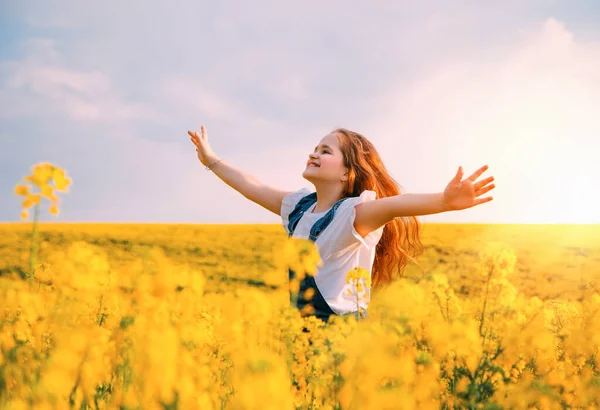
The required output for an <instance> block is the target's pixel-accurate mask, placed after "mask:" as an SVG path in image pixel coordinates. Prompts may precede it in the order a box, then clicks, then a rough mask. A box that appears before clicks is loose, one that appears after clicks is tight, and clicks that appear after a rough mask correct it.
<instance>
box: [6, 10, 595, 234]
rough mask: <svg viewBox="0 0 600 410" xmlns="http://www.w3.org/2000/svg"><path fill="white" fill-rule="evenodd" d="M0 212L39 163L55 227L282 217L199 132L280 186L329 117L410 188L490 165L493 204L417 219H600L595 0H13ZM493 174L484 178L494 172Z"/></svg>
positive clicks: (293, 183) (289, 185)
mask: <svg viewBox="0 0 600 410" xmlns="http://www.w3.org/2000/svg"><path fill="white" fill-rule="evenodd" d="M0 7H1V8H2V12H1V13H0V108H1V109H0V193H1V194H0V221H3V222H13V221H19V220H20V217H19V215H20V211H21V207H20V198H18V197H17V196H16V195H14V188H15V185H16V184H18V183H19V182H21V180H22V177H23V176H25V175H27V174H28V173H30V171H31V167H32V166H33V165H34V164H36V163H40V162H51V163H53V164H55V165H57V166H60V167H62V168H64V169H65V170H66V172H67V174H68V175H69V176H70V177H71V178H72V179H73V184H72V186H71V188H70V190H69V192H68V193H66V194H61V198H62V200H61V209H60V214H59V215H58V216H52V215H50V214H49V213H48V212H47V208H48V207H47V206H45V208H44V209H43V211H42V214H41V218H42V220H44V221H55V222H84V221H85V222H145V223H280V217H278V216H277V215H275V214H273V213H271V212H270V211H267V210H266V209H264V208H262V207H260V206H259V205H257V204H255V203H253V202H251V201H249V200H247V199H246V198H245V197H243V196H242V195H241V194H239V193H238V192H237V191H235V190H233V189H232V188H231V187H229V186H228V185H226V184H225V183H223V182H222V181H221V180H220V179H219V178H218V177H217V176H216V175H214V174H213V173H212V172H210V171H207V170H205V169H204V166H202V164H201V163H200V162H199V161H198V158H197V156H196V151H195V147H194V146H193V145H192V144H191V143H190V141H189V137H188V135H187V130H197V131H199V130H200V126H201V125H205V127H206V129H207V131H208V134H209V138H210V143H211V146H212V148H213V150H214V151H215V153H216V154H217V155H218V156H219V157H221V158H223V159H224V160H226V161H227V162H229V163H230V164H232V165H234V166H236V167H238V168H240V169H243V170H244V171H245V172H247V173H249V174H250V175H252V176H254V177H256V178H258V179H259V180H261V181H262V182H264V183H265V184H269V185H271V186H274V187H277V188H279V189H282V190H286V191H294V190H297V189H300V188H303V187H308V188H311V187H312V184H311V183H310V182H308V181H307V180H305V179H303V178H302V172H303V170H304V168H305V165H306V160H307V158H308V155H309V153H310V152H312V150H313V148H314V147H315V145H317V144H318V142H319V141H320V139H321V138H322V137H323V136H325V135H326V134H328V133H329V132H330V131H331V130H333V129H334V128H336V127H345V128H349V129H351V130H354V131H357V132H360V133H361V134H363V135H364V136H366V137H367V138H368V139H369V140H370V141H371V142H373V144H374V145H375V147H376V148H377V150H378V152H379V153H380V155H381V157H382V159H383V161H384V164H385V165H386V168H387V169H388V170H389V172H390V174H391V175H392V176H393V177H394V179H395V180H396V181H398V182H399V183H400V186H401V189H402V192H406V193H433V192H441V191H443V190H444V188H445V187H446V184H447V183H448V182H449V181H450V180H451V179H452V177H453V176H454V175H455V173H456V170H457V169H458V166H460V165H462V166H463V168H464V170H465V176H468V175H470V173H472V172H473V171H475V170H476V169H478V168H479V167H480V166H482V165H484V164H487V165H489V167H490V168H489V170H488V171H486V173H484V175H483V177H486V176H494V178H495V184H496V188H495V189H494V190H493V191H491V195H493V197H494V200H493V201H491V202H488V203H486V204H483V205H480V206H477V207H474V208H470V209H466V210H461V211H453V212H447V213H440V214H435V215H427V216H422V217H421V218H420V219H421V221H423V222H454V223H600V193H599V190H598V186H599V185H598V182H597V181H598V180H599V179H600V160H599V159H598V155H599V153H600V2H598V1H597V0H585V1H583V0H582V1H566V0H544V1H542V0H519V1H516V0H507V1H503V2H481V1H475V0H473V1H466V0H465V1H457V2H451V4H449V2H446V1H443V0H425V1H421V2H418V4H417V2H408V1H395V2H383V1H377V2H369V3H366V2H353V1H329V2H316V1H302V2H299V1H291V2H264V1H260V0H256V1H253V2H242V1H237V2H234V1H230V2H219V3H217V2H206V1H201V2H198V1H191V0H182V1H179V2H177V3H174V2H170V1H162V0H160V1H127V2H123V1H113V0H107V1H104V2H96V3H90V2H81V1H71V0H49V1H44V2H41V1H40V2H36V4H34V3H33V2H21V1H15V0H4V1H3V2H2V5H1V6H0ZM483 177H482V178H483Z"/></svg>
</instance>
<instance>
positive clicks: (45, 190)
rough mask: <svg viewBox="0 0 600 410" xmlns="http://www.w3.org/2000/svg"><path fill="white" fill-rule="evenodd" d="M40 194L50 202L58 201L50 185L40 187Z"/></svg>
mask: <svg viewBox="0 0 600 410" xmlns="http://www.w3.org/2000/svg"><path fill="white" fill-rule="evenodd" d="M41 194H42V196H45V197H46V198H48V199H49V200H51V201H56V200H58V198H57V197H56V196H54V188H53V187H52V185H44V186H42V188H41Z"/></svg>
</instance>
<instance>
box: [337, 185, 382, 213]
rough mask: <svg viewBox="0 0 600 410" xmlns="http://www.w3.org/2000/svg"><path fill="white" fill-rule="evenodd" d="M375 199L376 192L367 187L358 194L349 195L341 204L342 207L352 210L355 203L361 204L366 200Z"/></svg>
mask: <svg viewBox="0 0 600 410" xmlns="http://www.w3.org/2000/svg"><path fill="white" fill-rule="evenodd" d="M376 199H377V193H376V192H375V191H371V190H369V189H365V190H364V191H362V192H361V194H360V195H359V196H351V197H348V198H347V199H346V200H345V201H344V202H343V203H342V205H341V206H343V207H344V209H345V210H352V209H353V208H354V207H355V206H356V205H358V204H361V203H363V202H367V201H374V200H376Z"/></svg>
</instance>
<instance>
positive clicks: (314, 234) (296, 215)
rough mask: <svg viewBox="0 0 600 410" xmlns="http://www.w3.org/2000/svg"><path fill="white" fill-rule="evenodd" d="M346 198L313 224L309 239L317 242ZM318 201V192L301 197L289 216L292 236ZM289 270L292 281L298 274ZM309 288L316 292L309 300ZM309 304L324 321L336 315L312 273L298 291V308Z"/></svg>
mask: <svg viewBox="0 0 600 410" xmlns="http://www.w3.org/2000/svg"><path fill="white" fill-rule="evenodd" d="M346 199H348V197H346V198H342V199H340V200H339V201H337V202H336V203H335V204H334V205H333V206H332V207H331V209H330V210H329V211H328V212H327V213H326V214H325V215H324V216H323V217H322V218H320V219H319V220H318V221H317V222H315V223H314V224H313V226H312V227H311V229H310V235H309V239H310V240H311V241H312V242H315V241H316V240H317V238H318V236H319V235H320V234H321V232H323V231H324V230H325V228H327V226H329V224H330V223H331V222H332V221H333V217H334V216H335V212H336V211H337V209H338V208H339V206H340V205H341V204H342V202H344V201H345V200H346ZM316 201H317V194H316V192H313V193H311V194H308V195H306V196H305V197H303V198H302V199H300V201H298V204H296V206H295V208H294V210H293V211H292V212H291V213H290V216H289V224H288V230H289V236H290V237H291V236H292V235H293V234H294V231H295V229H296V226H297V225H298V222H299V221H300V219H301V218H302V215H304V213H305V212H306V211H307V210H308V209H309V208H310V207H311V206H312V205H313V204H314V203H315V202H316ZM288 272H289V278H290V281H291V280H293V279H294V278H295V276H296V274H295V272H294V271H293V270H292V269H288ZM309 288H312V289H314V294H313V297H312V298H311V299H310V300H307V299H305V298H304V296H303V295H304V292H305V291H306V290H307V289H309ZM290 299H291V295H290ZM308 304H311V305H312V307H313V308H314V310H315V312H314V313H313V314H314V316H316V317H317V318H319V319H321V320H323V321H324V322H327V321H328V320H329V317H330V316H331V315H335V312H334V311H333V310H331V308H330V307H329V304H328V303H327V301H326V300H325V298H324V297H323V295H322V294H321V292H320V291H319V288H318V287H317V284H316V282H315V278H314V277H312V276H310V275H305V276H304V278H303V279H302V281H301V282H300V289H299V291H298V296H297V298H296V308H298V309H299V310H302V309H303V308H304V307H305V306H306V305H308Z"/></svg>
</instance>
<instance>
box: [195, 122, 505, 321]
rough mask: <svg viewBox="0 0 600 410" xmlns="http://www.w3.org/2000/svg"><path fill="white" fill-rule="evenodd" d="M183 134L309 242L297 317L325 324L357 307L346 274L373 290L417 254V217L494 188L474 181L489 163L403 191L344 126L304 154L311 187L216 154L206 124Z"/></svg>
mask: <svg viewBox="0 0 600 410" xmlns="http://www.w3.org/2000/svg"><path fill="white" fill-rule="evenodd" d="M188 134H189V135H190V137H191V138H190V139H191V141H192V143H193V144H194V145H196V151H197V152H198V159H199V160H200V162H201V163H202V164H203V165H205V167H206V169H207V170H211V171H212V172H214V173H215V174H216V175H217V176H218V177H219V178H220V179H221V180H223V182H225V183H226V184H227V185H229V186H230V187H232V188H233V189H235V190H236V191H238V192H239V193H241V194H242V195H244V196H245V197H246V198H248V199H249V200H251V201H253V202H255V203H257V204H259V205H261V206H262V207H264V208H266V209H268V210H269V211H271V212H273V213H275V214H277V215H279V216H281V220H282V224H283V227H284V228H285V230H286V233H287V234H288V236H289V237H294V238H303V239H310V240H311V241H313V242H314V243H315V245H316V247H317V249H318V251H319V255H320V257H321V266H320V267H319V269H318V272H317V274H316V275H315V276H310V275H306V276H305V277H304V278H303V279H302V281H301V282H300V290H299V292H298V295H299V296H298V298H295V304H296V307H297V308H298V309H300V311H301V314H302V315H303V316H306V315H315V316H316V317H318V318H320V319H322V320H324V321H327V320H328V319H329V318H330V317H331V315H345V314H350V313H354V312H356V310H357V302H356V298H355V296H351V295H349V294H348V293H349V292H348V290H349V286H350V285H349V284H347V283H346V274H347V273H348V272H349V271H351V270H352V269H354V268H362V269H363V272H365V271H366V272H367V273H368V275H370V277H371V282H372V286H373V288H378V287H380V286H382V285H384V284H387V283H389V282H390V281H391V280H392V279H393V278H394V277H397V276H398V275H400V274H401V273H402V272H403V270H404V268H405V266H406V264H407V262H408V260H414V259H415V258H416V257H417V256H419V255H420V254H421V253H422V252H423V246H422V244H421V242H420V237H419V236H420V224H419V221H418V219H417V216H421V215H429V214H436V213H441V212H448V211H456V210H460V209H466V208H471V207H473V206H476V205H480V204H483V203H486V202H489V201H491V200H492V199H493V198H492V197H491V196H488V197H481V196H482V195H483V194H485V193H486V192H488V191H490V190H492V189H493V188H494V187H495V185H494V184H491V182H492V181H493V180H494V177H488V178H485V179H483V180H481V181H478V180H477V179H478V178H479V177H480V176H481V175H482V174H483V173H484V172H485V171H486V170H487V169H488V167H487V165H485V166H483V167H481V168H480V169H478V170H477V171H475V172H474V173H473V174H472V175H470V176H469V177H468V178H465V179H462V177H463V169H462V167H458V171H457V173H456V175H455V176H454V177H453V178H452V179H451V180H450V182H449V183H448V185H447V186H446V188H445V189H444V191H442V192H438V193H431V194H406V193H402V192H400V189H399V186H398V183H396V181H395V180H394V179H393V178H392V177H391V176H390V174H389V173H388V171H387V170H386V168H385V166H384V165H383V163H382V161H381V157H380V156H379V153H378V152H377V150H376V149H375V147H374V146H373V144H372V143H371V142H370V141H369V140H368V139H367V138H365V137H364V136H362V135H361V134H359V133H357V132H353V131H350V130H347V129H344V128H337V129H335V130H333V131H332V132H331V133H329V134H327V135H325V136H324V137H323V138H322V139H321V141H319V143H318V144H317V146H316V147H315V148H314V150H313V152H312V153H310V154H309V156H308V159H307V162H306V168H305V169H304V172H303V173H302V176H303V177H304V179H306V180H307V181H309V182H311V183H312V184H313V185H314V187H315V190H314V191H311V190H309V189H307V188H302V189H299V190H296V191H282V190H279V189H276V188H273V187H270V186H267V185H265V184H264V183H262V182H261V181H259V180H257V179H256V178H255V177H253V176H251V175H249V174H247V173H245V172H244V171H242V170H240V169H238V168H236V167H234V166H233V165H231V164H229V163H227V162H225V161H223V159H221V158H219V157H218V156H216V155H215V153H214V152H213V151H212V149H211V147H210V145H209V142H208V134H207V132H206V129H205V127H204V126H202V127H201V134H198V133H197V132H193V131H188ZM289 274H290V280H292V279H293V278H294V277H295V273H294V272H293V271H292V270H290V272H289ZM363 286H364V278H363ZM365 288H366V286H365ZM309 289H312V290H309ZM305 295H310V297H306V298H305V297H304V296H305ZM369 300H370V292H366V294H365V297H363V298H362V299H361V301H360V302H359V308H360V309H361V310H366V309H367V307H368V303H369Z"/></svg>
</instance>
